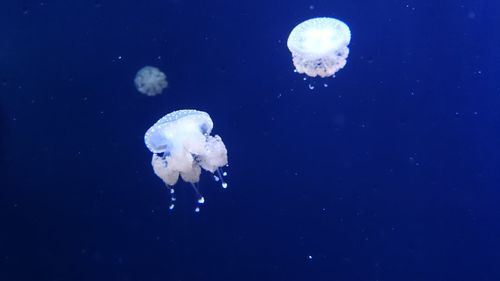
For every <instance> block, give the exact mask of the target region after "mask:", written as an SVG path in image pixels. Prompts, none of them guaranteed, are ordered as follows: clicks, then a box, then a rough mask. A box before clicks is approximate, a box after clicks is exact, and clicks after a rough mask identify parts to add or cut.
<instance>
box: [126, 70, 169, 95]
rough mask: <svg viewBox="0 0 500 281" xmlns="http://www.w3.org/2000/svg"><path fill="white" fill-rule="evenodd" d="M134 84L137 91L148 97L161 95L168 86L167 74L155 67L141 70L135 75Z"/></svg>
mask: <svg viewBox="0 0 500 281" xmlns="http://www.w3.org/2000/svg"><path fill="white" fill-rule="evenodd" d="M134 83H135V87H136V89H137V91H139V92H141V93H143V94H145V95H147V96H156V95H158V94H161V92H162V91H163V89H165V88H166V87H167V85H168V82H167V76H166V75H165V73H163V72H161V70H160V69H158V68H156V67H154V66H145V67H143V68H141V69H140V70H139V71H138V72H137V74H136V75H135V79H134Z"/></svg>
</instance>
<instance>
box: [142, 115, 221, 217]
mask: <svg viewBox="0 0 500 281" xmlns="http://www.w3.org/2000/svg"><path fill="white" fill-rule="evenodd" d="M213 126H214V124H213V122H212V119H211V118H210V115H208V113H206V112H203V111H198V110H193V109H185V110H178V111H174V112H172V113H169V114H167V115H165V116H164V117H163V118H161V119H160V120H158V122H156V123H155V124H154V125H153V126H152V127H151V128H149V130H147V132H146V134H145V135H144V143H145V144H146V147H147V148H148V149H149V150H150V151H151V152H152V153H153V158H152V160H151V165H152V166H153V171H154V173H155V174H156V175H157V176H158V177H159V178H160V179H162V180H163V182H164V183H165V184H166V186H167V187H169V188H170V195H171V202H170V203H171V204H170V209H173V208H174V203H175V200H176V198H175V190H174V185H175V184H176V183H177V181H178V180H179V178H181V179H182V180H183V181H185V182H188V183H190V184H191V186H192V187H193V189H194V191H195V194H196V196H197V199H198V200H197V202H198V204H203V203H204V202H205V199H204V197H203V196H202V195H201V193H200V191H199V189H198V187H197V183H198V182H199V180H200V174H201V171H202V169H203V170H205V171H208V172H210V173H212V174H214V173H217V175H214V178H215V179H216V181H221V183H222V187H223V188H226V187H227V183H226V182H225V181H224V178H223V176H225V175H226V173H225V172H221V167H223V166H226V165H227V163H228V162H227V149H226V146H225V145H224V142H222V139H221V137H220V136H218V135H215V136H212V135H210V133H211V132H212V128H213ZM195 210H196V211H199V206H197V207H196V209H195Z"/></svg>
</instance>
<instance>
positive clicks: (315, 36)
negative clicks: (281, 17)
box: [287, 18, 351, 77]
mask: <svg viewBox="0 0 500 281" xmlns="http://www.w3.org/2000/svg"><path fill="white" fill-rule="evenodd" d="M350 41H351V31H350V30H349V27H348V26H347V25H346V24H345V23H343V22H341V21H340V20H337V19H334V18H314V19H310V20H306V21H304V22H302V23H301V24H299V25H297V26H296V27H295V28H294V29H293V30H292V32H291V33H290V36H288V41H287V45H288V49H289V50H290V52H292V57H293V64H294V66H295V69H296V71H297V72H298V73H305V74H306V75H308V76H311V77H315V76H320V77H328V76H332V75H334V74H335V72H337V71H339V70H340V69H341V68H343V67H344V66H345V64H346V59H347V56H348V55H349V48H347V45H349V42H350Z"/></svg>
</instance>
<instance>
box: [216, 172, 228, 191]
mask: <svg viewBox="0 0 500 281" xmlns="http://www.w3.org/2000/svg"><path fill="white" fill-rule="evenodd" d="M217 174H218V175H219V177H218V178H219V179H220V181H221V185H222V188H227V182H226V181H224V177H223V175H224V174H226V172H224V173H222V172H221V171H220V168H217Z"/></svg>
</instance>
